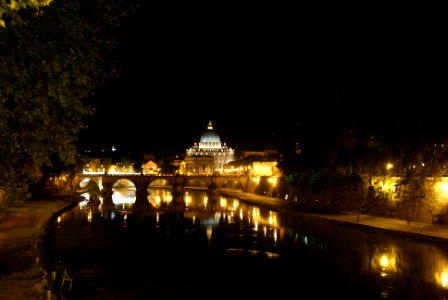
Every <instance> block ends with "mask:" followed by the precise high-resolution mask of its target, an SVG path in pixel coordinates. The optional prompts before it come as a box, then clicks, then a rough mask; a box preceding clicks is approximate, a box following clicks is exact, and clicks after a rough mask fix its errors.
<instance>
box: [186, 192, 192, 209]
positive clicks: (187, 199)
mask: <svg viewBox="0 0 448 300" xmlns="http://www.w3.org/2000/svg"><path fill="white" fill-rule="evenodd" d="M190 204H191V196H190V195H188V192H187V193H186V195H185V206H186V207H189V206H190Z"/></svg>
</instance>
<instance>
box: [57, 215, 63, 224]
mask: <svg viewBox="0 0 448 300" xmlns="http://www.w3.org/2000/svg"><path fill="white" fill-rule="evenodd" d="M61 220H62V219H61V216H59V217H58V224H60V223H61Z"/></svg>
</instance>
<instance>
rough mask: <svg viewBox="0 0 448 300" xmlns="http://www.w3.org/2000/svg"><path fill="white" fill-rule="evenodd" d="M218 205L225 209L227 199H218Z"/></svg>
mask: <svg viewBox="0 0 448 300" xmlns="http://www.w3.org/2000/svg"><path fill="white" fill-rule="evenodd" d="M219 205H221V207H222V208H227V199H226V198H224V197H221V198H219Z"/></svg>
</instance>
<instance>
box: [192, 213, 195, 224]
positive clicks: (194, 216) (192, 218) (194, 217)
mask: <svg viewBox="0 0 448 300" xmlns="http://www.w3.org/2000/svg"><path fill="white" fill-rule="evenodd" d="M192 220H193V225H194V224H195V223H196V215H193V218H192Z"/></svg>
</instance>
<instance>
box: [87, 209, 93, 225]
mask: <svg viewBox="0 0 448 300" xmlns="http://www.w3.org/2000/svg"><path fill="white" fill-rule="evenodd" d="M87 221H88V222H89V223H90V222H92V210H89V212H88V214H87Z"/></svg>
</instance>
